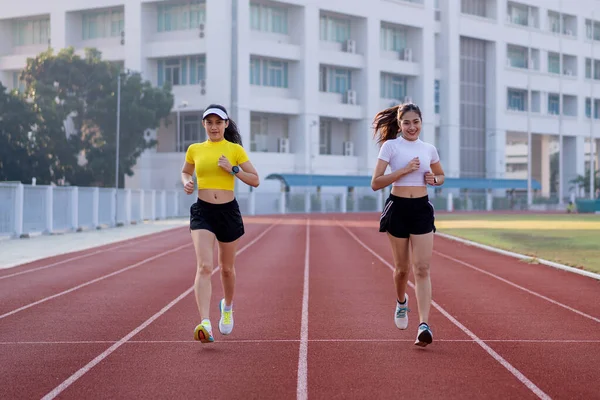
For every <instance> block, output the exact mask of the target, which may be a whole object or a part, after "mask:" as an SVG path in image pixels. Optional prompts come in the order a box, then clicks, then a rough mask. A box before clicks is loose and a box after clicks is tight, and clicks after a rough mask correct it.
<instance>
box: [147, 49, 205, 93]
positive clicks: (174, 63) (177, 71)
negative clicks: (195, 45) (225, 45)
mask: <svg viewBox="0 0 600 400" xmlns="http://www.w3.org/2000/svg"><path fill="white" fill-rule="evenodd" d="M205 75H206V62H205V57H204V56H201V55H198V56H189V57H175V58H165V59H162V60H158V79H157V81H158V86H163V85H164V84H165V82H170V83H171V84H172V85H173V86H178V85H198V84H200V83H201V82H202V81H204V80H205V79H206V76H205Z"/></svg>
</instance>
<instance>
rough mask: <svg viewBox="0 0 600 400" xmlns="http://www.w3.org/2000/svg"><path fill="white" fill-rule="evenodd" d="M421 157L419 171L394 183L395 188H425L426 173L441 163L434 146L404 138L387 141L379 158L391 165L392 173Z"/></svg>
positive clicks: (380, 151) (419, 140)
mask: <svg viewBox="0 0 600 400" xmlns="http://www.w3.org/2000/svg"><path fill="white" fill-rule="evenodd" d="M415 157H419V161H420V163H421V165H420V167H419V169H418V170H416V171H413V172H410V173H408V174H406V175H404V176H402V177H401V178H400V179H398V180H397V181H395V182H394V183H393V186H425V173H426V172H431V167H430V165H431V164H435V163H437V162H438V161H440V156H439V154H438V151H437V149H436V148H435V146H434V145H432V144H430V143H425V142H424V141H422V140H421V139H417V140H415V141H410V140H406V139H404V138H403V137H401V136H400V137H398V138H396V139H392V140H387V141H386V142H384V143H383V145H382V146H381V149H380V150H379V156H378V158H379V159H380V160H383V161H386V162H388V163H389V166H390V169H391V170H392V172H394V171H397V170H399V169H402V168H404V167H406V166H407V165H408V163H409V162H410V160H412V159H413V158H415Z"/></svg>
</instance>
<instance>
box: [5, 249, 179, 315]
mask: <svg viewBox="0 0 600 400" xmlns="http://www.w3.org/2000/svg"><path fill="white" fill-rule="evenodd" d="M188 246H191V244H184V245H183V246H179V247H176V248H174V249H171V250H167V251H163V252H162V253H159V254H156V255H154V256H152V257H149V258H146V259H144V260H142V261H140V262H137V263H135V264H132V265H129V266H127V267H125V268H122V269H120V270H118V271H115V272H111V273H110V274H107V275H103V276H101V277H99V278H96V279H92V280H91V281H87V282H85V283H82V284H80V285H77V286H75V287H72V288H71V289H67V290H65V291H62V292H60V293H57V294H54V295H52V296H48V297H44V298H43V299H41V300H38V301H35V302H33V303H30V304H27V305H26V306H23V307H19V308H17V309H16V310H12V311H9V312H7V313H5V314H2V315H0V319H3V318H6V317H9V316H11V315H14V314H16V313H18V312H21V311H24V310H27V309H28V308H31V307H34V306H37V305H38V304H42V303H45V302H47V301H49V300H52V299H55V298H57V297H60V296H64V295H65V294H69V293H71V292H74V291H76V290H79V289H81V288H84V287H86V286H89V285H91V284H93V283H96V282H100V281H102V280H104V279H106V278H110V277H111V276H115V275H118V274H120V273H123V272H125V271H129V270H130V269H133V268H137V267H139V266H140V265H144V264H146V263H148V262H150V261H154V260H156V259H158V258H161V257H163V256H166V255H168V254H171V253H174V252H177V251H179V250H182V249H184V248H185V247H188Z"/></svg>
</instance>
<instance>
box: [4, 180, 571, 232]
mask: <svg viewBox="0 0 600 400" xmlns="http://www.w3.org/2000/svg"><path fill="white" fill-rule="evenodd" d="M388 194H389V188H385V189H383V190H379V191H377V192H373V191H371V189H370V188H358V189H356V190H355V191H354V192H351V193H347V191H342V192H340V193H324V192H320V193H317V192H315V191H306V192H260V191H259V192H257V191H253V192H245V193H238V194H237V201H238V203H239V205H240V210H241V212H242V214H243V215H268V214H294V213H346V212H380V211H381V210H382V209H383V204H384V201H385V199H386V198H387V196H388ZM429 195H430V200H431V203H432V204H433V206H434V208H435V209H436V210H444V211H448V212H452V211H497V210H528V209H529V210H535V211H548V210H564V209H565V208H566V204H567V203H568V202H569V200H574V196H573V195H572V196H571V198H570V199H563V203H562V204H560V203H559V201H558V198H557V197H552V198H548V199H541V198H536V199H534V203H533V204H532V205H531V206H528V205H527V197H526V196H525V195H524V194H519V195H517V196H510V195H505V196H501V195H500V196H493V194H492V192H490V191H488V192H487V193H480V192H476V193H469V192H460V191H456V190H453V191H447V192H445V193H443V195H442V194H440V193H437V194H436V193H435V192H434V191H430V192H429ZM195 201H196V196H194V195H189V196H188V195H186V194H185V193H184V192H183V191H182V190H181V189H180V190H142V189H119V190H118V191H117V190H115V189H114V188H113V189H111V188H97V187H77V186H41V185H38V186H32V185H23V184H21V183H0V237H1V236H10V237H20V236H23V235H28V234H35V233H54V232H65V231H78V230H90V229H96V228H98V227H110V226H115V225H121V224H123V225H127V224H132V223H136V222H142V221H147V220H157V219H166V218H178V217H179V218H186V217H189V210H190V206H191V205H192V204H193V203H194V202H195Z"/></svg>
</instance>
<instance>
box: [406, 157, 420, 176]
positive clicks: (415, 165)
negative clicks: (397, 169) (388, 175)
mask: <svg viewBox="0 0 600 400" xmlns="http://www.w3.org/2000/svg"><path fill="white" fill-rule="evenodd" d="M420 167H421V162H420V161H419V157H415V158H413V159H412V160H410V162H409V163H408V164H407V165H406V167H404V168H405V170H406V171H407V173H410V172H414V171H416V170H418V169H419V168H420Z"/></svg>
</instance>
